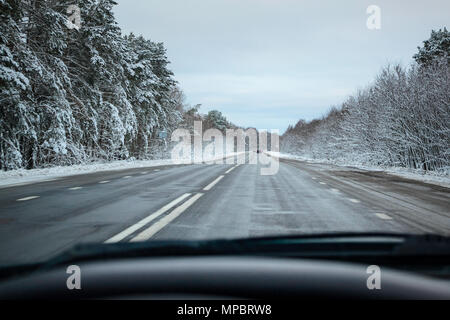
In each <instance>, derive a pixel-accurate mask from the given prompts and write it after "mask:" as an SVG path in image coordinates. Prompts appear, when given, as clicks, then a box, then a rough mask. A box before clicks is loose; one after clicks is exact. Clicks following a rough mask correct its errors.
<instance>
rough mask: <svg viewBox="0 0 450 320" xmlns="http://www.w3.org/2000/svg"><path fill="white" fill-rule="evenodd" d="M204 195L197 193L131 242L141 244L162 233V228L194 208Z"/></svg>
mask: <svg viewBox="0 0 450 320" xmlns="http://www.w3.org/2000/svg"><path fill="white" fill-rule="evenodd" d="M202 195H203V193H197V194H196V195H194V196H192V197H191V198H189V199H188V200H187V201H186V202H184V203H183V204H182V205H181V206H179V207H177V208H175V209H174V210H173V211H172V212H171V213H169V214H168V215H166V216H165V217H164V218H162V219H161V220H159V221H157V222H156V223H155V224H153V225H152V226H150V227H149V228H147V229H146V230H144V231H142V232H141V233H139V234H138V235H137V236H136V237H134V238H133V239H131V240H130V242H139V241H145V240H148V239H150V238H151V237H153V235H155V233H157V232H158V231H160V230H161V229H162V228H164V227H165V226H166V225H168V224H169V223H170V222H172V221H173V220H174V219H175V218H177V217H178V216H179V215H180V214H182V213H183V212H184V211H185V210H186V209H187V208H189V207H190V206H192V205H193V204H194V203H195V201H197V200H198V199H199V198H200V197H201V196H202Z"/></svg>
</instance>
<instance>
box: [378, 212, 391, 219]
mask: <svg viewBox="0 0 450 320" xmlns="http://www.w3.org/2000/svg"><path fill="white" fill-rule="evenodd" d="M375 215H376V216H377V217H378V218H380V219H383V220H392V218H391V217H390V216H388V215H387V214H384V213H376V214H375Z"/></svg>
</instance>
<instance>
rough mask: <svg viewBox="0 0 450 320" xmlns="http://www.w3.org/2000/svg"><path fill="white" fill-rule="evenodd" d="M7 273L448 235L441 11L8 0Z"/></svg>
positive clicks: (0, 185)
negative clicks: (159, 243)
mask: <svg viewBox="0 0 450 320" xmlns="http://www.w3.org/2000/svg"><path fill="white" fill-rule="evenodd" d="M0 7H1V10H0V12H1V22H0V23H1V31H0V265H17V264H31V263H37V262H42V261H46V260H48V259H50V258H52V257H54V256H56V255H58V254H60V253H62V252H64V251H66V250H68V249H70V248H72V247H73V246H74V245H76V244H80V243H97V244H105V245H106V244H112V243H132V242H142V241H156V240H181V241H189V240H211V239H238V238H239V239H241V238H257V237H267V236H292V235H302V236H304V235H319V234H328V233H332V234H335V233H338V234H339V233H346V234H349V233H353V232H354V233H374V232H383V233H399V234H425V233H426V234H428V233H430V234H437V235H443V236H448V235H450V210H449V208H450V189H449V188H450V187H449V186H450V153H449V150H450V90H449V88H450V85H449V79H450V77H449V76H450V73H449V72H450V68H449V63H450V33H449V31H448V29H447V27H448V25H447V24H448V21H450V14H449V13H450V2H448V1H443V0H442V1H441V0H429V1H427V2H426V3H424V2H423V1H406V0H405V1H394V2H393V1H387V0H379V1H376V2H374V3H373V4H372V2H367V1H346V2H345V4H344V3H341V2H337V1H328V0H327V1H320V3H319V2H317V1H316V2H314V1H290V0H286V1H255V0H214V1H210V0H193V1H185V0H152V1H137V0H134V1H130V0H127V1H122V0H119V1H117V0H116V1H113V0H75V1H72V0H71V1H34V0H27V1H14V0H1V1H0Z"/></svg>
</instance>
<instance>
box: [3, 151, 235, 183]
mask: <svg viewBox="0 0 450 320" xmlns="http://www.w3.org/2000/svg"><path fill="white" fill-rule="evenodd" d="M240 154H242V152H238V153H236V152H235V153H229V154H227V155H226V157H232V156H237V155H240ZM221 158H222V157H215V158H214V157H211V158H208V159H205V160H204V161H208V162H211V161H215V160H219V159H221ZM177 164H180V163H179V162H176V161H173V160H172V159H166V160H121V161H112V162H97V163H90V164H80V165H73V166H66V167H62V166H58V167H50V168H43V169H31V170H25V169H18V170H11V171H6V172H2V171H0V187H7V186H19V185H26V184H31V183H36V182H45V181H51V180H55V179H58V178H62V177H67V176H73V175H78V174H89V173H94V172H101V171H116V170H125V169H133V168H149V167H157V166H164V165H177Z"/></svg>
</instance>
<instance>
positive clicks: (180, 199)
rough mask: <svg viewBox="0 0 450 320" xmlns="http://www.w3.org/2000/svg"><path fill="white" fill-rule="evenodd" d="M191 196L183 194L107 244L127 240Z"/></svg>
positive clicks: (109, 240) (107, 241)
mask: <svg viewBox="0 0 450 320" xmlns="http://www.w3.org/2000/svg"><path fill="white" fill-rule="evenodd" d="M190 195H191V194H190V193H185V194H183V195H182V196H180V197H178V198H176V199H175V200H173V201H171V202H169V203H168V204H166V205H165V206H164V207H162V208H161V209H159V210H158V211H156V212H154V213H152V214H151V215H149V216H147V217H146V218H144V219H142V220H141V221H139V222H137V223H135V224H133V225H132V226H130V227H128V228H127V229H125V230H124V231H122V232H120V233H118V234H116V235H115V236H114V237H112V238H110V239H108V240H106V241H105V243H115V242H119V241H121V240H123V239H125V238H126V237H128V236H129V235H131V234H132V233H134V232H136V231H137V230H139V229H140V228H142V227H144V226H145V225H147V224H148V223H150V222H151V221H153V220H155V219H156V218H158V217H159V216H160V215H162V214H163V213H165V212H167V211H168V210H170V209H171V208H173V207H174V206H176V205H177V204H179V203H180V202H181V201H183V200H184V199H186V198H187V197H189V196H190Z"/></svg>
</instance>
